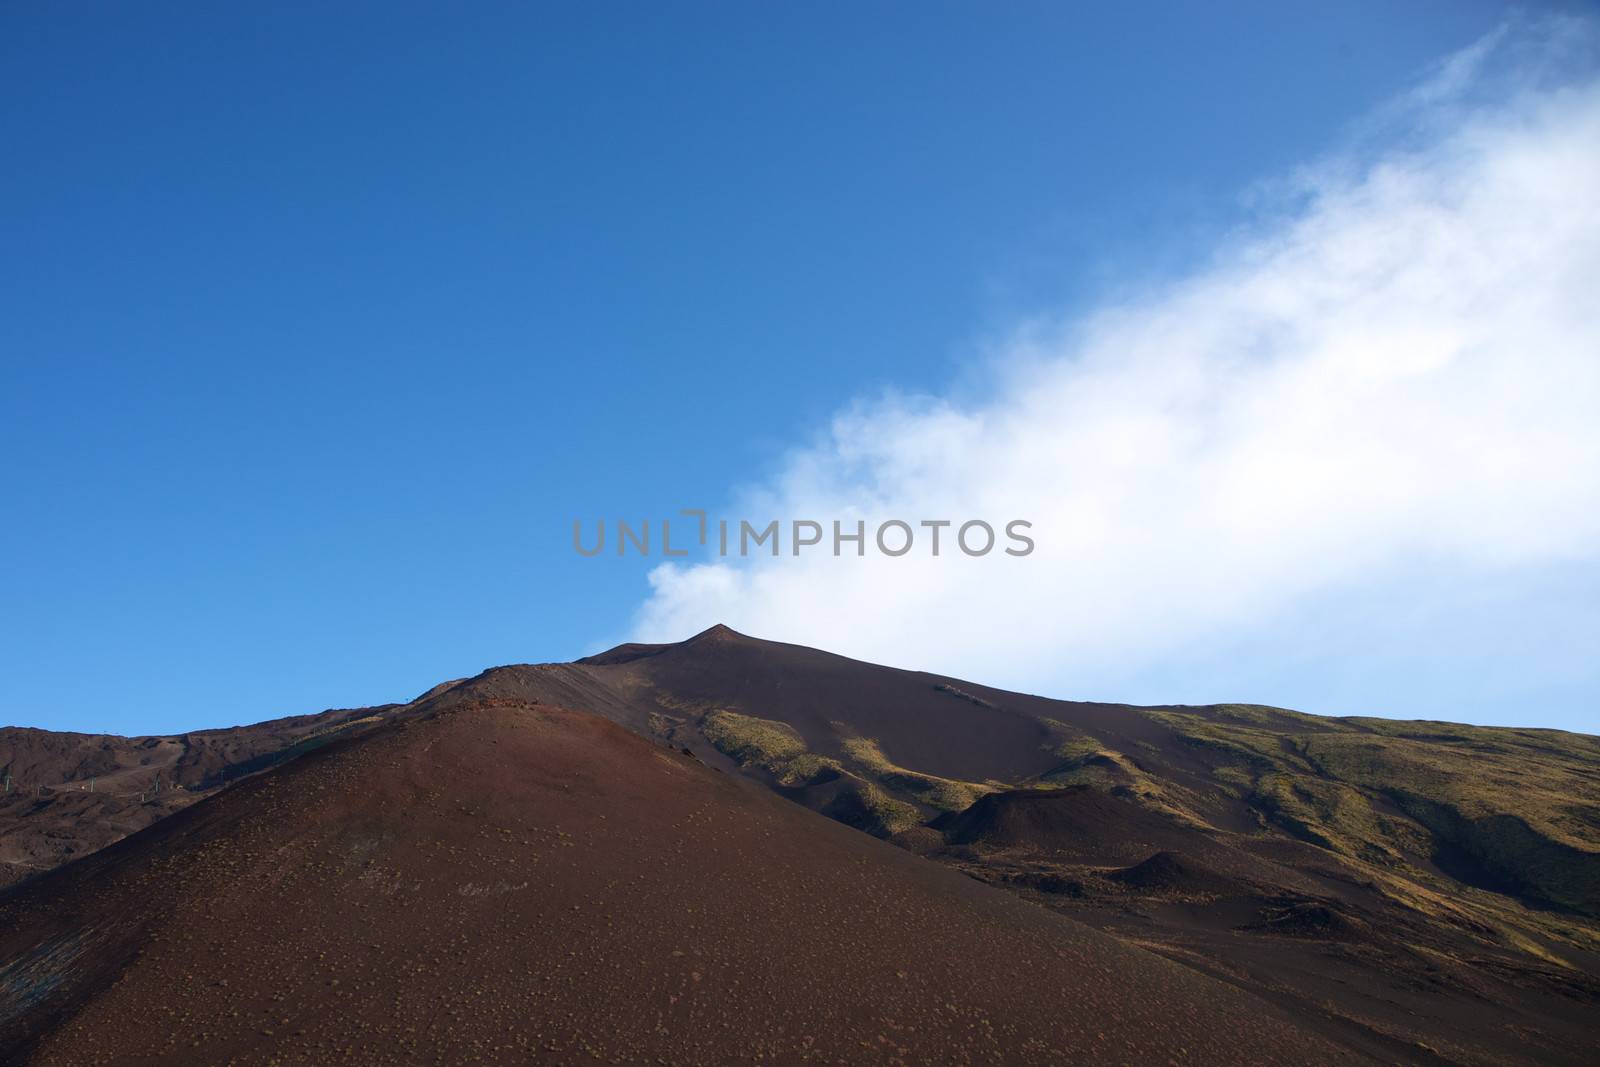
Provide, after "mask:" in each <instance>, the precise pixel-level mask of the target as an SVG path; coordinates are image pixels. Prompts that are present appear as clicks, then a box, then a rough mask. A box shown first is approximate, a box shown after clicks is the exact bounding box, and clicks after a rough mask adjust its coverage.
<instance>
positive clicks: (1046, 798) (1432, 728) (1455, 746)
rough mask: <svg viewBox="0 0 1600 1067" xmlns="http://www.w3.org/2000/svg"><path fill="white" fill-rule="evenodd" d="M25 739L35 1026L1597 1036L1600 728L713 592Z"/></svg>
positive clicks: (845, 1044)
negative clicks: (1496, 720)
mask: <svg viewBox="0 0 1600 1067" xmlns="http://www.w3.org/2000/svg"><path fill="white" fill-rule="evenodd" d="M0 761H4V762H3V763H0V768H5V769H7V770H8V773H10V774H11V775H12V776H13V779H14V781H15V782H16V783H17V784H16V785H15V786H14V788H13V791H12V792H11V793H10V794H8V795H7V797H6V801H5V807H3V808H0V818H3V819H4V821H3V822H0V831H3V838H0V841H3V844H4V851H5V854H6V855H7V856H10V857H26V858H27V863H26V865H23V864H13V866H14V868H15V869H16V870H17V872H18V873H17V874H15V875H14V876H13V884H12V886H11V887H10V888H9V889H7V890H5V891H4V893H3V894H0V1060H3V1061H4V1062H7V1063H11V1062H16V1063H39V1064H80V1063H97V1062H110V1063H174V1062H178V1063H188V1062H193V1063H223V1062H230V1063H285V1064H287V1063H307V1064H322V1063H329V1062H359V1063H419V1062H427V1063H432V1062H444V1063H458V1062H485V1063H529V1062H551V1063H556V1062H561V1063H565V1062H587V1061H591V1060H592V1061H596V1062H612V1063H651V1062H666V1063H720V1062H730V1061H763V1062H765V1061H775V1062H794V1063H805V1062H828V1063H837V1062H846V1063H859V1062H882V1063H1051V1062H1128V1063H1152V1062H1153V1063H1167V1062H1176V1063H1216V1064H1236V1063H1295V1064H1303V1063H1337V1062H1352V1063H1359V1062H1390V1063H1392V1062H1419V1063H1581V1062H1586V1061H1587V1060H1588V1055H1587V1054H1586V1052H1585V1051H1584V1050H1585V1049H1588V1048H1591V1047H1592V1036H1593V1028H1592V1020H1593V1018H1594V1017H1595V1010H1596V1008H1597V1007H1600V981H1597V979H1596V975H1597V974H1600V962H1597V961H1600V923H1597V921H1596V918H1595V916H1596V907H1595V905H1596V896H1595V892H1596V887H1595V870H1596V868H1595V862H1596V858H1597V857H1600V847H1597V842H1596V841H1595V840H1594V836H1595V830H1594V827H1595V826H1597V825H1600V821H1597V820H1596V818H1595V814H1596V809H1597V807H1600V804H1597V799H1596V797H1595V795H1594V792H1593V787H1592V782H1593V781H1594V780H1595V774H1596V770H1597V769H1600V743H1597V742H1596V739H1593V738H1587V737H1584V736H1582V735H1573V734H1559V733H1556V732H1553V731H1529V730H1493V729H1486V728H1479V727H1465V726H1457V725H1452V724H1443V723H1406V722H1395V721H1386V720H1355V719H1328V718H1318V717H1313V716H1306V715H1299V714H1297V713H1294V712H1290V711H1286V710H1283V709H1275V708H1264V707H1258V706H1245V705H1217V706H1206V707H1182V706H1170V707H1160V708H1139V707H1131V706H1126V705H1113V704H1101V703H1079V702H1070V701H1056V700H1049V699H1046V698H1042V697H1036V696H1028V695H1024V694H1016V693H1008V692H1005V691H1002V690H996V689H992V688H988V687H984V686H981V685H978V684H976V683H972V682H967V681H963V680H960V679H952V678H945V677H941V676H937V675H929V674H924V673H919V672H911V671H901V670H895V669H892V668H888V667H880V666H876V665H872V664H865V663H860V662H857V661H853V660H850V659H847V658H844V657H840V656H835V655H831V654H829V653H826V652H821V651H818V650H814V649H809V648H803V647H799V646H794V645H786V644H781V643H776V642H767V641H761V640H757V639H754V638H750V637H746V636H743V635H740V634H737V633H735V632H733V631H731V630H729V629H727V628H725V627H717V628H714V629H712V630H710V631H707V632H706V633H704V634H701V635H698V636H697V637H695V638H692V639H690V640H688V641H685V642H682V643H679V644H672V645H625V646H620V647H619V648H616V649H613V650H611V651H610V652H607V653H603V654H601V655H598V656H594V657H590V658H589V659H587V660H582V661H578V662H575V663H563V664H538V665H523V666H510V667H501V668H495V669H492V670H489V671H486V672H484V673H483V674H481V675H479V676H477V677H475V678H471V679H465V680H459V681H454V682H448V683H444V684H442V685H440V686H437V687H435V688H434V689H432V690H430V691H429V692H427V693H425V694H423V695H422V696H420V697H418V698H417V699H415V700H412V701H410V702H407V703H405V704H398V705H383V706H379V707H375V708H367V709H354V710H349V711H334V712H325V713H322V714H321V715H319V716H315V717H301V718H297V719H292V720H279V721H276V722H274V723H266V724H260V725H258V726H252V727H241V728H237V729H235V730H232V731H226V732H216V733H215V734H210V735H206V736H200V737H197V736H196V735H189V736H187V737H185V738H111V737H100V736H94V737H90V736H86V735H61V734H48V733H45V732H42V731H15V730H13V731H6V732H5V733H3V734H0ZM158 775H160V776H161V785H160V787H159V788H157V787H156V784H155V783H156V777H157V776H158ZM43 778H48V779H49V781H48V782H40V781H39V779H43ZM90 782H92V783H93V786H94V788H93V791H90V790H89V789H88V788H87V786H88V785H89V783H90ZM46 843H52V844H49V845H48V846H47V844H46Z"/></svg>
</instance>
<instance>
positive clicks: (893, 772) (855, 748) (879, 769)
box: [840, 737, 996, 811]
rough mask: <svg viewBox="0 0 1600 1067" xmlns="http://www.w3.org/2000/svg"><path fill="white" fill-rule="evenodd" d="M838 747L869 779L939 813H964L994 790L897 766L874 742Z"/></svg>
mask: <svg viewBox="0 0 1600 1067" xmlns="http://www.w3.org/2000/svg"><path fill="white" fill-rule="evenodd" d="M840 744H841V745H842V746H843V748H844V750H845V753H846V754H847V755H849V757H850V759H851V760H853V761H854V762H855V763H856V764H857V765H859V766H860V767H862V768H863V769H864V770H865V771H866V772H867V774H868V775H869V776H870V777H872V778H875V779H877V780H878V781H879V782H881V783H882V784H883V785H886V786H888V787H889V788H890V789H893V790H896V791H898V792H901V793H905V794H907V795H908V796H911V797H912V798H914V799H915V800H917V801H918V802H919V803H922V804H926V805H928V806H929V807H931V808H937V809H938V810H940V811H965V810H966V809H967V808H970V807H971V806H972V804H973V802H974V801H976V800H977V799H978V798H979V797H981V796H983V795H985V794H986V793H992V792H994V791H995V789H996V787H995V786H992V785H988V784H986V783H979V782H961V781H956V780H955V779H952V778H940V777H938V776H937V775H933V774H923V773H922V772H920V771H913V770H908V769H906V768H905V767H900V766H897V765H895V764H894V763H893V762H891V761H890V760H889V758H888V757H887V756H885V755H884V754H883V750H882V749H881V748H879V747H878V742H877V741H875V740H873V739H872V738H870V737H847V738H845V739H844V740H843V741H841V742H840Z"/></svg>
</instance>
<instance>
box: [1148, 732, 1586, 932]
mask: <svg viewBox="0 0 1600 1067" xmlns="http://www.w3.org/2000/svg"><path fill="white" fill-rule="evenodd" d="M1145 714H1146V715H1147V716H1148V717H1150V718H1152V719H1155V720H1156V721H1157V722H1160V723H1162V724H1163V725H1165V726H1166V727H1167V728H1169V729H1171V730H1172V731H1173V733H1174V734H1176V735H1177V736H1178V737H1179V738H1181V739H1182V740H1184V741H1185V742H1187V743H1188V744H1190V745H1191V746H1194V747H1195V748H1197V749H1198V750H1199V751H1201V752H1203V753H1206V754H1207V755H1208V756H1209V759H1208V762H1210V763H1211V764H1212V768H1213V769H1212V774H1213V777H1214V778H1215V779H1216V780H1217V781H1218V783H1219V784H1221V785H1223V786H1225V787H1226V788H1228V789H1229V790H1230V791H1234V792H1235V793H1236V795H1242V796H1243V797H1244V798H1245V799H1247V800H1248V801H1249V802H1250V803H1251V804H1252V806H1254V807H1255V808H1256V809H1257V810H1258V811H1260V812H1261V813H1262V814H1263V815H1264V816H1265V817H1267V818H1269V819H1271V820H1272V821H1273V822H1275V823H1277V824H1278V825H1279V826H1282V827H1283V828H1285V829H1287V830H1289V831H1290V832H1291V833H1294V834H1295V835H1296V836H1299V837H1301V838H1303V839H1305V840H1308V841H1310V842H1312V843H1314V844H1317V845H1320V846H1321V847H1324V848H1327V849H1329V850H1330V851H1334V852H1339V853H1342V854H1344V855H1347V856H1352V857H1360V858H1362V859H1364V860H1367V861H1369V862H1375V863H1378V864H1380V865H1392V864H1395V863H1399V862H1403V861H1402V860H1401V856H1403V855H1405V854H1407V853H1410V854H1413V855H1418V854H1421V855H1428V854H1433V855H1439V854H1441V853H1447V854H1448V855H1449V856H1451V857H1453V858H1452V859H1451V860H1450V862H1451V863H1453V864H1454V868H1455V869H1456V870H1457V871H1458V872H1461V873H1462V874H1463V875H1464V876H1465V877H1467V878H1468V879H1469V880H1471V881H1475V882H1476V881H1481V882H1483V884H1499V885H1501V886H1503V887H1504V888H1506V889H1509V890H1512V891H1516V892H1523V891H1525V892H1531V893H1532V894H1533V895H1535V896H1539V897H1542V898H1544V899H1545V900H1547V901H1550V902H1553V903H1556V904H1560V905H1563V906H1567V907H1571V908H1575V909H1577V910H1579V911H1582V912H1584V913H1587V914H1591V915H1593V914H1596V913H1597V912H1600V787H1597V785H1596V779H1595V770H1594V768H1595V766H1596V763H1597V760H1600V739H1596V738H1590V737H1586V736H1584V735H1580V734H1565V733H1561V732H1559V731H1550V730H1514V729H1500V728H1491V727H1474V726H1463V725H1458V724H1454V723H1437V722H1394V721H1389V720H1374V719H1315V720H1313V719H1311V718H1310V717H1308V716H1300V715H1297V714H1294V713H1289V712H1282V711H1279V710H1277V709H1262V708H1255V707H1252V706H1241V705H1227V706H1223V707H1221V708H1214V709H1203V710H1199V711H1196V712H1187V713H1179V712H1165V711H1162V712H1146V713H1145ZM1246 780H1248V781H1249V783H1250V784H1249V787H1248V789H1246V788H1245V782H1246ZM1395 808H1398V809H1399V811H1400V812H1403V813H1404V817H1400V816H1399V815H1398V814H1395V813H1394V809H1395Z"/></svg>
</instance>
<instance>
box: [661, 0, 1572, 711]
mask: <svg viewBox="0 0 1600 1067" xmlns="http://www.w3.org/2000/svg"><path fill="white" fill-rule="evenodd" d="M1580 28H1581V29H1582V30H1583V33H1582V35H1581V36H1583V38H1584V39H1585V40H1587V41H1591V42H1592V35H1591V33H1590V29H1591V28H1590V27H1587V26H1583V27H1580ZM1557 29H1559V33H1557V34H1555V39H1559V40H1560V41H1562V42H1564V46H1565V47H1566V48H1567V49H1568V53H1567V55H1566V57H1565V58H1564V59H1563V58H1562V57H1561V56H1556V55H1555V53H1554V52H1553V51H1552V48H1551V47H1544V48H1540V49H1530V47H1529V38H1530V34H1531V31H1529V30H1528V28H1527V27H1523V28H1522V29H1521V30H1518V31H1517V32H1510V33H1502V34H1500V35H1498V36H1497V37H1496V38H1494V39H1491V40H1490V41H1487V42H1484V43H1483V44H1481V45H1480V46H1478V47H1477V48H1476V49H1474V50H1471V51H1469V52H1468V53H1464V54H1463V55H1462V56H1460V57H1457V58H1456V59H1454V60H1452V61H1450V62H1448V63H1446V64H1444V65H1442V66H1441V68H1440V71H1439V72H1438V73H1437V75H1436V76H1435V77H1433V78H1432V79H1431V80H1430V81H1428V82H1427V83H1425V84H1424V85H1422V86H1419V87H1418V88H1417V89H1416V90H1414V91H1413V92H1411V93H1409V94H1407V96H1406V97H1405V98H1404V99H1403V100H1402V101H1400V102H1397V103H1396V104H1395V105H1394V106H1393V107H1391V108H1390V109H1388V110H1387V111H1386V112H1385V113H1384V114H1383V117H1382V122H1381V124H1379V125H1380V126H1381V128H1382V130H1383V131H1384V132H1383V134H1382V135H1381V138H1379V139H1380V140H1381V142H1382V144H1384V145H1386V146H1387V148H1384V149H1382V150H1376V151H1375V150H1374V148H1373V146H1372V144H1371V143H1366V144H1365V146H1364V147H1363V148H1361V149H1359V150H1358V152H1359V158H1352V157H1351V156H1350V155H1348V154H1346V155H1344V156H1341V157H1340V158H1339V159H1334V160H1328V161H1325V162H1323V163H1321V164H1319V165H1317V166H1315V167H1312V168H1307V169H1306V170H1304V171H1303V172H1301V173H1299V174H1297V175H1296V176H1295V179H1294V183H1293V184H1294V188H1295V190H1296V193H1297V196H1296V198H1295V203H1296V204H1297V205H1298V206H1297V207H1295V208H1294V209H1293V210H1282V209H1280V210H1279V211H1277V212H1275V213H1272V214H1267V213H1263V214H1262V215H1261V216H1260V217H1258V218H1257V219H1255V220H1254V222H1253V223H1252V224H1251V225H1250V226H1249V227H1248V228H1246V229H1244V230H1241V231H1240V232H1239V233H1238V234H1236V235H1235V237H1234V238H1233V239H1232V240H1231V241H1230V242H1229V243H1228V244H1227V246H1226V247H1224V248H1222V249H1220V250H1219V252H1218V254H1217V256H1216V257H1215V259H1214V260H1213V262H1212V263H1211V265H1209V266H1208V267H1207V268H1205V269H1204V270H1202V271H1201V272H1199V273H1197V274H1195V275H1193V276H1191V277H1188V278H1186V279H1183V280H1181V281H1179V282H1176V283H1170V284H1167V285H1164V286H1162V287H1160V288H1159V289H1157V290H1155V291H1151V292H1148V293H1145V294H1143V295H1141V296H1140V297H1138V298H1137V299H1132V300H1125V301H1122V302H1120V303H1118V304H1116V305H1115V306H1107V307H1103V308H1101V309H1098V310H1097V311H1094V312H1093V313H1091V314H1088V315H1086V316H1080V317H1078V318H1076V319H1074V320H1073V321H1071V322H1065V323H1059V324H1055V325H1052V326H1050V327H1048V328H1040V327H1038V326H1034V327H1032V328H1030V329H1029V330H1028V331H1026V332H1025V333H1023V334H1020V335H1019V336H1018V337H1017V338H1015V339H1014V340H1013V341H1011V342H1010V343H1009V344H1008V345H1005V346H1002V347H1003V349H1004V351H1003V353H1002V355H1001V356H1000V357H999V358H998V359H997V360H996V362H995V365H994V366H993V368H992V375H993V383H992V384H993V390H992V392H991V394H990V395H989V397H988V398H987V399H985V400H984V401H982V402H981V403H977V404H973V405H969V406H961V405H957V404H955V403H952V402H949V401H944V400H940V399H938V398H931V397H911V398H907V397H889V398H882V399H878V400H874V401H871V402H865V403H862V404H860V405H858V406H856V407H854V408H852V409H851V410H849V411H847V412H845V413H843V414H841V415H840V416H838V417H837V419H836V420H835V421H834V423H833V425H832V427H831V431H830V432H829V433H828V434H827V435H826V437H825V439H824V440H822V441H821V442H820V443H819V444H816V445H814V446H811V447H808V448H805V449H802V450H800V451H798V452H797V453H795V454H794V455H793V457H792V458H791V461H790V462H789V464H788V465H787V467H786V468H785V469H784V471H783V472H782V473H781V474H780V475H779V476H778V477H776V478H775V479H773V481H772V482H771V484H769V485H766V486H764V487H761V488H760V489H759V490H757V491H756V492H754V493H752V494H750V495H749V496H748V498H747V499H744V500H741V501H739V503H738V507H737V509H736V510H735V511H734V514H736V515H737V514H739V513H743V514H744V515H746V516H748V517H749V518H751V519H756V518H761V519H765V518H768V517H778V518H783V519H789V518H815V519H819V520H830V519H833V518H848V517H852V516H857V515H860V516H865V517H868V518H869V519H881V518H888V517H900V518H904V519H907V520H912V521H915V520H917V519H922V518H929V519H932V518H948V519H955V520H958V521H959V520H961V519H965V518H972V517H979V518H988V519H991V520H998V521H999V522H1004V521H1005V520H1007V519H1010V518H1014V517H1018V518H1025V519H1029V520H1032V521H1033V523H1034V533H1035V535H1036V538H1037V541H1038V550H1037V551H1036V552H1035V553H1034V554H1033V555H1032V556H1029V557H1027V558H1023V559H1012V558H1009V557H1004V556H1000V555H998V554H996V555H991V556H989V557H986V558H983V559H976V560H969V559H966V558H963V557H961V556H960V555H959V554H954V555H943V556H941V557H940V558H938V559H932V558H929V557H927V556H925V555H923V554H921V553H920V552H919V553H913V554H912V555H911V556H907V557H905V558H901V559H885V558H882V557H877V558H873V557H872V556H870V555H869V558H867V559H866V560H859V561H858V560H854V559H850V558H842V559H836V558H834V557H832V556H831V555H827V554H825V553H821V554H819V553H813V554H811V555H807V556H802V557H801V558H799V559H794V558H791V557H788V556H787V555H785V556H784V557H781V558H779V559H776V560H772V559H756V560H750V561H728V562H713V563H705V564H688V565H684V564H675V565H663V566H661V567H658V568H657V569H656V570H655V571H654V572H653V573H652V575H651V587H652V592H651V595H650V597H649V599H648V600H647V601H646V602H645V603H644V605H643V606H642V607H641V609H640V611H639V613H638V616H637V619H636V624H635V634H634V636H635V637H636V638H637V639H643V640H676V639H679V638H681V637H683V636H685V635H686V634H688V633H691V632H694V631H695V630H696V629H698V628H702V627H704V626H706V625H709V624H711V623H712V622H717V621H722V622H726V623H728V624H729V625H732V626H734V627H735V628H737V629H741V630H746V631H748V632H751V633H755V634H759V635H762V636H766V637H773V638H777V639H782V640H792V641H798V642H802V643H806V644H813V645H819V646H822V647H826V648H830V649H834V650H837V651H842V652H846V653H848V654H852V655H857V656H861V657H864V658H869V659H876V660H880V661H887V662H893V663H897V664H904V665H916V666H926V667H929V668H937V669H940V670H943V671H948V672H952V673H964V674H966V675H968V676H972V677H978V678H981V679H983V680H986V681H997V682H1004V683H1009V684H1013V685H1025V686H1031V687H1033V688H1038V689H1046V690H1050V691H1053V692H1058V693H1060V694H1061V695H1078V694H1079V693H1081V692H1082V685H1084V684H1089V683H1090V682H1092V683H1093V684H1097V685H1099V686H1102V687H1104V686H1107V685H1112V684H1115V683H1116V681H1117V680H1119V679H1122V680H1126V679H1130V678H1136V677H1137V676H1138V675H1139V672H1141V671H1145V670H1151V669H1154V668H1155V667H1157V666H1158V665H1159V664H1161V663H1162V662H1163V661H1165V660H1167V659H1169V658H1171V657H1174V656H1186V655H1193V654H1194V653H1195V649H1196V648H1197V647H1200V646H1206V645H1213V644H1217V643H1219V642H1221V643H1236V642H1239V641H1249V640H1251V639H1252V635H1253V634H1254V633H1256V632H1257V631H1259V630H1261V628H1263V627H1282V626H1286V625H1293V623H1294V620H1295V613H1296V611H1297V610H1298V609H1300V608H1303V607H1306V606H1308V605H1310V604H1312V603H1315V602H1318V601H1325V600H1326V598H1328V597H1329V596H1330V595H1334V594H1337V593H1338V592H1339V591H1340V590H1346V589H1350V590H1354V589H1370V588H1374V587H1380V588H1387V589H1390V590H1393V591H1403V590H1404V589H1406V588H1407V587H1408V583H1413V582H1417V580H1418V576H1419V575H1426V576H1427V581H1426V582H1422V583H1418V588H1419V589H1420V588H1421V587H1422V586H1423V585H1426V586H1427V587H1428V588H1436V587H1437V583H1438V582H1439V581H1440V579H1441V576H1443V577H1444V579H1446V580H1447V581H1448V582H1471V581H1474V580H1477V579H1479V578H1483V579H1485V580H1488V579H1490V578H1492V579H1493V580H1494V581H1495V582H1496V583H1501V584H1503V583H1504V582H1505V581H1506V580H1507V575H1513V576H1514V575H1515V574H1516V573H1519V571H1520V570H1522V569H1527V570H1529V571H1530V572H1531V571H1532V570H1535V569H1538V568H1546V567H1549V566H1551V565H1557V564H1571V563H1574V562H1577V563H1590V562H1595V561H1597V560H1600V80H1596V79H1595V78H1594V77H1593V76H1592V74H1586V75H1585V76H1583V77H1572V76H1571V75H1570V73H1568V72H1570V70H1571V68H1572V65H1573V64H1572V63H1571V62H1569V61H1570V59H1571V56H1572V52H1571V50H1572V48H1573V47H1574V45H1573V40H1574V38H1573V37H1572V34H1573V32H1574V29H1575V28H1574V25H1573V24H1565V25H1563V26H1561V27H1557ZM1551 32H1552V28H1551V26H1550V25H1549V24H1547V25H1545V26H1544V27H1542V28H1540V30H1539V34H1542V35H1543V37H1544V38H1546V44H1547V45H1548V44H1549V39H1551ZM1539 34H1533V35H1534V36H1538V35H1539ZM1497 57H1498V60H1497ZM1497 62H1498V63H1499V64H1500V65H1499V66H1498V67H1497V66H1496V63H1497ZM1579 66H1583V64H1579ZM1588 69H1590V70H1592V68H1588ZM1486 87H1488V88H1490V89H1492V90H1493V92H1492V93H1488V92H1486ZM1486 95H1493V96H1494V97H1495V99H1494V100H1493V101H1492V102H1487V101H1485V99H1484V97H1485V96H1486ZM1368 141H1369V142H1370V138H1369V139H1368ZM1108 695H1109V694H1108ZM1185 695H1186V694H1172V699H1181V698H1183V697H1184V696H1185Z"/></svg>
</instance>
